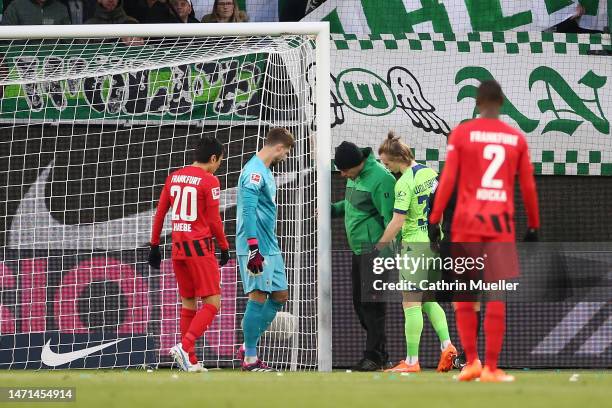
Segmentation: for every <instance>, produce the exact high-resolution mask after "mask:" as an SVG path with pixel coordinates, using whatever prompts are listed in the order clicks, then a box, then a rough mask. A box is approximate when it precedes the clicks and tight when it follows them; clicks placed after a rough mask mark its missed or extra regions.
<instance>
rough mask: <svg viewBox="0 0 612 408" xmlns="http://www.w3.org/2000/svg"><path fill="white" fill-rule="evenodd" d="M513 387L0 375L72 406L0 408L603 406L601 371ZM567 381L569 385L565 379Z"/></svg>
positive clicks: (165, 374) (265, 376) (337, 379)
mask: <svg viewBox="0 0 612 408" xmlns="http://www.w3.org/2000/svg"><path fill="white" fill-rule="evenodd" d="M510 372H511V373H513V374H514V375H516V377H517V381H516V382H515V383H512V384H509V383H507V384H484V383H483V384H480V383H476V382H473V383H458V382H456V381H454V380H453V379H452V377H453V375H456V374H457V371H453V372H451V373H448V374H437V373H435V372H433V371H424V372H422V373H419V374H410V375H403V376H402V375H397V374H386V373H346V372H344V371H336V372H333V373H327V374H326V373H314V372H313V373H289V372H284V373H241V372H239V371H230V370H211V371H209V372H207V373H198V374H196V373H181V372H178V371H171V370H155V371H153V372H151V373H147V372H145V371H141V370H119V369H117V370H98V371H93V370H92V371H89V370H71V371H68V370H58V371H16V370H15V371H13V370H11V371H3V372H0V387H36V386H38V387H76V401H75V402H71V403H36V404H32V403H0V408H5V407H6V408H8V407H22V408H23V407H26V406H28V407H30V406H31V407H44V406H50V407H57V408H59V407H64V406H65V407H87V408H97V407H103V408H112V407H126V408H131V407H161V408H170V407H181V408H185V407H202V408H204V407H223V408H226V407H227V408H230V407H291V408H292V407H309V408H311V407H312V408H322V407H334V408H343V407H349V408H357V407H369V408H370V407H372V408H373V407H404V408H412V407H426V408H432V407H451V408H461V407H471V408H475V407H486V408H489V407H490V408H502V407H519V408H527V407H555V408H559V407H572V408H576V407H578V408H587V407H603V406H609V404H610V395H611V394H610V390H612V373H610V372H608V371H595V370H590V371H575V370H556V371H549V370H547V371H543V370H531V371H510ZM570 378H572V380H570Z"/></svg>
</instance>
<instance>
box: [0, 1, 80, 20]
mask: <svg viewBox="0 0 612 408" xmlns="http://www.w3.org/2000/svg"><path fill="white" fill-rule="evenodd" d="M70 23H71V22H70V15H69V14H68V9H67V8H66V6H64V5H63V4H62V3H60V2H59V1H58V0H13V1H12V2H11V4H9V5H8V7H7V8H6V10H5V11H4V15H3V16H2V25H41V24H49V25H55V24H70Z"/></svg>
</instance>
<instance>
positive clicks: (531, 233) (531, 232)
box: [523, 228, 540, 242]
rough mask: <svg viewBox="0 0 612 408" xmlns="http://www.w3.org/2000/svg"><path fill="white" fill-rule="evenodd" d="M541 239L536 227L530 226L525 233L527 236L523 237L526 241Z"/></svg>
mask: <svg viewBox="0 0 612 408" xmlns="http://www.w3.org/2000/svg"><path fill="white" fill-rule="evenodd" d="M539 240H540V239H539V238H538V230H537V229H535V228H529V229H528V230H527V233H526V234H525V238H523V241H524V242H538V241H539Z"/></svg>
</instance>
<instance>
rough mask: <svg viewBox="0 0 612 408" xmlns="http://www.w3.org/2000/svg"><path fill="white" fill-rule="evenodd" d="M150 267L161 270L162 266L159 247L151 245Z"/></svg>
mask: <svg viewBox="0 0 612 408" xmlns="http://www.w3.org/2000/svg"><path fill="white" fill-rule="evenodd" d="M149 246H150V247H151V248H150V249H149V265H151V268H155V269H159V267H160V266H161V259H162V256H161V252H160V251H159V245H153V244H149Z"/></svg>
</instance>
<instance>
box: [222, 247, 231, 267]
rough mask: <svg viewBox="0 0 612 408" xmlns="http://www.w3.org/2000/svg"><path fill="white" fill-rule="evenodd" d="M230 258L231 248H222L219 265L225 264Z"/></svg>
mask: <svg viewBox="0 0 612 408" xmlns="http://www.w3.org/2000/svg"><path fill="white" fill-rule="evenodd" d="M229 260H230V253H229V249H222V250H221V256H220V257H219V266H225V264H226V263H228V262H229Z"/></svg>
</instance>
